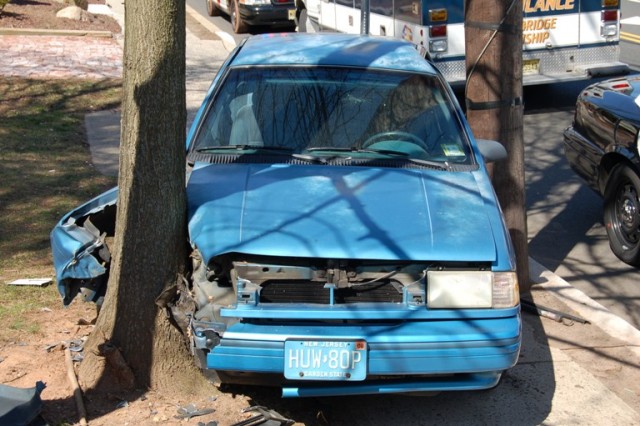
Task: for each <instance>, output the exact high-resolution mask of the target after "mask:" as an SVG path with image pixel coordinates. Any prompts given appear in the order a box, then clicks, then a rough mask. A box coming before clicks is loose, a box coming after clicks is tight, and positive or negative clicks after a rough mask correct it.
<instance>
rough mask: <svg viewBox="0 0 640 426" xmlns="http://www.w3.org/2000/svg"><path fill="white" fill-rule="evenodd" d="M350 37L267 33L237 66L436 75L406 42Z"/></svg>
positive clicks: (243, 51)
mask: <svg viewBox="0 0 640 426" xmlns="http://www.w3.org/2000/svg"><path fill="white" fill-rule="evenodd" d="M379 40H380V38H378V37H374V36H368V37H353V36H352V35H348V34H337V33H331V34H327V33H323V34H313V33H309V34H303V33H292V34H265V35H262V36H255V37H251V38H249V39H247V41H246V42H245V43H244V45H243V47H242V49H241V50H240V52H239V54H238V55H237V56H236V58H235V60H234V62H233V66H234V67H242V66H262V65H287V66H298V65H304V66H313V65H318V66H349V67H360V68H369V69H374V68H377V69H391V70H395V71H413V72H422V73H428V74H435V73H436V71H435V69H434V67H433V66H432V65H431V64H430V63H429V62H427V61H425V60H424V59H423V58H421V57H420V56H419V55H417V54H416V52H415V49H414V48H413V46H412V45H411V44H410V43H408V42H406V41H403V40H393V39H391V40H390V39H385V42H384V43H379V42H378V41H379Z"/></svg>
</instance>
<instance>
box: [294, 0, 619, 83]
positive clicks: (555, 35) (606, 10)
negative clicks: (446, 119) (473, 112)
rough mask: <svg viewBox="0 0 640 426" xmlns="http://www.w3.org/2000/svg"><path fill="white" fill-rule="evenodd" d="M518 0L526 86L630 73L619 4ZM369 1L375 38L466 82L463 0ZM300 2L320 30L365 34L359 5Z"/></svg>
mask: <svg viewBox="0 0 640 426" xmlns="http://www.w3.org/2000/svg"><path fill="white" fill-rule="evenodd" d="M514 1H516V2H518V3H520V2H521V3H522V6H521V7H522V11H523V23H522V38H523V46H522V47H523V52H522V53H523V58H522V63H523V69H522V72H523V83H524V84H525V85H531V84H544V83H553V82H560V81H568V80H580V79H586V78H591V77H599V76H607V75H621V74H625V73H627V72H629V67H628V65H626V64H624V63H622V62H620V61H619V56H620V47H619V41H620V0H514ZM369 2H370V4H369V17H370V18H369V33H370V34H372V35H380V36H389V37H397V38H402V39H405V40H408V41H410V42H412V43H413V44H414V45H415V46H416V48H417V49H418V50H419V51H420V52H421V53H422V54H423V55H424V57H425V58H426V59H428V60H430V61H432V62H433V63H434V64H435V65H436V66H437V67H438V69H439V70H440V71H441V72H442V74H443V75H444V76H445V78H446V79H447V80H448V81H449V82H450V83H451V84H464V82H465V79H466V66H465V41H464V2H465V0H369ZM296 3H297V7H298V15H299V16H300V14H301V13H303V14H306V15H308V21H307V22H309V21H310V23H311V26H312V27H313V28H314V29H315V30H318V31H326V30H329V31H338V32H345V33H360V32H361V31H360V29H361V25H362V23H361V9H360V8H361V3H362V2H361V0H296ZM303 16H304V15H303Z"/></svg>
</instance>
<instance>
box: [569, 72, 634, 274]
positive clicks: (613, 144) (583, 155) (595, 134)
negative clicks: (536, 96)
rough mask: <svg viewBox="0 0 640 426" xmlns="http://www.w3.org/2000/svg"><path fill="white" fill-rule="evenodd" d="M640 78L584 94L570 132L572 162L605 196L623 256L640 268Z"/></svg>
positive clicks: (612, 236)
mask: <svg viewBox="0 0 640 426" xmlns="http://www.w3.org/2000/svg"><path fill="white" fill-rule="evenodd" d="M638 129H640V75H632V76H628V77H624V78H616V79H611V80H606V81H603V82H600V83H595V84H592V85H590V86H589V87H587V88H586V89H584V90H583V91H582V93H580V96H579V97H578V100H577V103H576V112H575V117H574V121H573V125H572V126H571V127H569V128H568V129H566V130H565V132H564V150H565V155H566V157H567V160H568V161H569V164H570V165H571V167H572V168H573V170H574V171H575V172H576V173H577V174H578V175H580V176H581V177H582V178H583V179H584V180H585V181H586V183H587V184H588V185H589V187H591V188H592V189H593V190H595V191H596V192H597V193H598V194H600V195H601V196H602V197H603V198H604V225H605V228H606V230H607V235H608V237H609V244H610V246H611V249H612V250H613V252H614V253H615V255H616V256H618V258H620V259H621V260H622V261H624V262H625V263H628V264H629V265H633V266H640V200H639V199H638V196H639V195H640V159H639V153H638V143H639V138H640V136H638Z"/></svg>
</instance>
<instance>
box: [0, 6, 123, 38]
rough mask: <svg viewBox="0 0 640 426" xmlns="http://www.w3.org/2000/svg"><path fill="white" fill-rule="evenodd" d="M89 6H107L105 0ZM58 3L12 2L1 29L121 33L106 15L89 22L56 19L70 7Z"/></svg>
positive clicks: (0, 18)
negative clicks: (63, 10) (59, 12)
mask: <svg viewBox="0 0 640 426" xmlns="http://www.w3.org/2000/svg"><path fill="white" fill-rule="evenodd" d="M89 4H105V2H104V0H89ZM68 6H69V5H67V4H62V3H60V2H57V1H47V0H37V1H34V0H11V3H9V4H8V5H6V6H5V8H4V10H3V11H2V14H0V28H20V29H24V28H35V29H48V30H92V31H111V32H112V33H116V34H117V33H120V32H121V29H120V25H118V23H117V22H116V21H115V20H114V19H113V18H111V17H109V16H105V15H94V14H90V15H89V20H87V21H74V20H72V19H65V18H56V13H57V12H58V11H59V10H60V9H64V8H65V7H68Z"/></svg>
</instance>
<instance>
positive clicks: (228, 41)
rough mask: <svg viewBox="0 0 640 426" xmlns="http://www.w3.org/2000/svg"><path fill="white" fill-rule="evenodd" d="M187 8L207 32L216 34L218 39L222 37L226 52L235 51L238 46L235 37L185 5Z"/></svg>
mask: <svg viewBox="0 0 640 426" xmlns="http://www.w3.org/2000/svg"><path fill="white" fill-rule="evenodd" d="M185 6H186V11H187V13H188V14H189V15H190V16H191V17H192V18H194V19H195V20H196V21H198V23H200V25H202V26H203V27H205V28H206V29H207V30H209V31H211V32H212V33H213V34H215V35H217V36H218V37H220V40H222V44H223V46H224V48H225V50H226V51H227V52H231V51H232V50H233V49H235V47H236V45H237V44H236V41H235V40H234V39H233V37H232V36H231V35H229V34H227V33H226V32H224V31H221V30H220V29H219V28H218V27H216V26H215V25H214V24H213V23H212V22H211V21H209V20H208V19H207V18H205V17H204V16H202V15H200V14H199V13H198V12H196V10H195V9H194V8H192V7H191V6H189V5H188V4H185Z"/></svg>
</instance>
